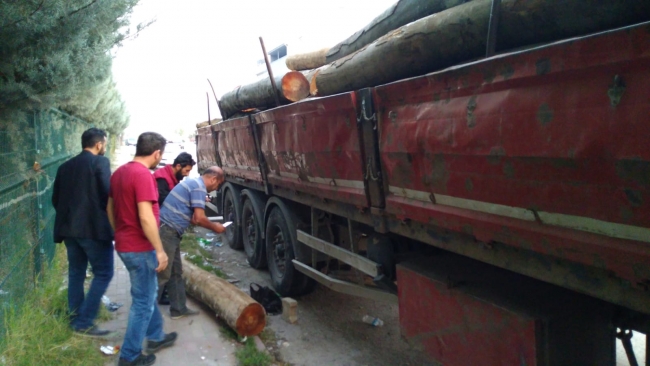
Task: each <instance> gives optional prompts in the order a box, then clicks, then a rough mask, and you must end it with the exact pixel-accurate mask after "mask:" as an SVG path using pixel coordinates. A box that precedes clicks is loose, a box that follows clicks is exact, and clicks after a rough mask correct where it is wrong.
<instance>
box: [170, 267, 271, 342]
mask: <svg viewBox="0 0 650 366" xmlns="http://www.w3.org/2000/svg"><path fill="white" fill-rule="evenodd" d="M182 261H183V280H185V289H186V290H187V292H188V293H189V294H190V295H192V296H193V297H195V298H197V299H199V300H201V302H203V303H204V304H206V305H208V306H209V307H210V309H212V310H214V311H215V312H216V313H217V315H218V316H219V317H221V318H222V319H223V320H225V321H226V323H227V324H228V325H229V326H230V327H231V328H232V329H234V330H235V331H236V332H237V334H239V335H240V336H255V335H258V334H260V333H261V332H262V330H264V327H265V326H266V312H265V311H264V308H263V307H262V305H260V304H259V303H258V302H256V301H255V300H253V299H252V298H251V297H250V296H248V295H246V294H245V293H244V292H242V291H241V290H239V289H238V288H237V287H236V286H234V285H232V284H231V283H228V281H225V280H223V279H221V278H219V277H217V276H215V275H213V274H211V273H209V272H206V271H204V270H202V269H200V268H199V267H197V266H195V265H194V264H192V263H190V262H188V261H186V260H185V258H183V259H182Z"/></svg>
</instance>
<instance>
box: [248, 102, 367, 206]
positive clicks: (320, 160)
mask: <svg viewBox="0 0 650 366" xmlns="http://www.w3.org/2000/svg"><path fill="white" fill-rule="evenodd" d="M355 105H356V103H355V94H354V93H346V94H340V95H336V96H332V97H326V98H318V99H313V100H309V101H302V102H299V103H295V104H292V105H289V106H286V107H283V108H276V109H272V110H269V111H264V112H261V113H258V114H256V115H255V117H254V118H255V122H256V123H257V125H258V127H259V130H258V131H259V134H260V135H259V136H260V145H261V149H262V154H263V156H264V159H265V161H266V164H267V167H268V169H269V171H268V181H269V183H270V184H272V185H276V186H280V187H285V188H289V189H292V190H294V191H296V192H304V193H308V194H313V195H316V196H318V197H320V198H322V199H328V200H333V201H338V202H346V203H350V204H353V205H356V206H357V207H367V206H368V200H367V196H366V194H365V188H364V179H363V170H362V166H363V162H362V151H361V148H360V146H359V134H358V130H357V125H356V109H355Z"/></svg>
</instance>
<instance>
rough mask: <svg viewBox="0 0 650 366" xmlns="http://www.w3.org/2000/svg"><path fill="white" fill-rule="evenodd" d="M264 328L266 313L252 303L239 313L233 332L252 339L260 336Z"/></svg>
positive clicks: (260, 306) (258, 305) (259, 306)
mask: <svg viewBox="0 0 650 366" xmlns="http://www.w3.org/2000/svg"><path fill="white" fill-rule="evenodd" d="M265 326H266V312H265V311H264V307H262V305H260V304H258V303H253V304H250V305H248V306H246V308H244V310H243V311H242V312H241V314H240V315H239V318H238V319H237V323H236V325H235V330H236V331H237V333H238V334H239V335H240V336H246V337H252V336H256V335H258V334H260V333H261V332H262V330H264V327H265Z"/></svg>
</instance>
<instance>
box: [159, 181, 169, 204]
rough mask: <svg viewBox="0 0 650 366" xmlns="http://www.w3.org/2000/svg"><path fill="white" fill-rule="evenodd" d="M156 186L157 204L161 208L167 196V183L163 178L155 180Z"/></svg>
mask: <svg viewBox="0 0 650 366" xmlns="http://www.w3.org/2000/svg"><path fill="white" fill-rule="evenodd" d="M156 185H157V186H158V204H159V205H160V207H162V205H163V202H165V198H167V196H168V195H169V183H167V181H166V180H165V178H156Z"/></svg>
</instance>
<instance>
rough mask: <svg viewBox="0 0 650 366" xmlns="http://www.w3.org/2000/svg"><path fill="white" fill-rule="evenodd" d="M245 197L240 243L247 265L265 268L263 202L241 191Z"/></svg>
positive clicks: (247, 191) (250, 192)
mask: <svg viewBox="0 0 650 366" xmlns="http://www.w3.org/2000/svg"><path fill="white" fill-rule="evenodd" d="M242 196H243V197H246V198H245V200H244V206H243V207H242V220H241V222H242V225H241V229H242V242H243V245H244V251H245V252H246V258H247V259H248V264H250V265H251V267H253V268H257V269H260V268H264V267H266V244H265V243H264V239H262V236H263V235H262V230H263V228H264V211H263V210H262V208H263V207H264V202H262V199H261V198H260V197H259V195H258V194H256V193H254V192H253V191H249V190H247V189H245V190H243V191H242Z"/></svg>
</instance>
